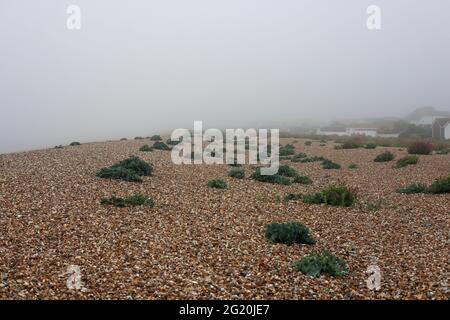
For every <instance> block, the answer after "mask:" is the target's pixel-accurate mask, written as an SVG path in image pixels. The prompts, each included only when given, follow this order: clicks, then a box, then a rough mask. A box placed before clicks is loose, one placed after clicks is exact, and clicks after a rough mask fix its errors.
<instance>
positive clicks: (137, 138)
mask: <svg viewBox="0 0 450 320" xmlns="http://www.w3.org/2000/svg"><path fill="white" fill-rule="evenodd" d="M143 139H144V137H140V136H138V137H134V140H143Z"/></svg>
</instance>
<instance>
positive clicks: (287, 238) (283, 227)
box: [265, 221, 315, 245]
mask: <svg viewBox="0 0 450 320" xmlns="http://www.w3.org/2000/svg"><path fill="white" fill-rule="evenodd" d="M265 235H266V238H267V239H268V240H269V241H270V242H272V243H284V244H287V245H293V244H296V243H297V244H314V243H315V240H314V238H313V237H312V235H311V232H310V231H309V229H308V228H307V227H306V226H304V225H303V224H301V223H300V222H297V221H289V222H286V223H271V224H268V225H266V227H265Z"/></svg>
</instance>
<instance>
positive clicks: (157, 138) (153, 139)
mask: <svg viewBox="0 0 450 320" xmlns="http://www.w3.org/2000/svg"><path fill="white" fill-rule="evenodd" d="M150 140H152V141H161V140H162V138H161V136H160V135H159V134H155V135H153V136H151V137H150Z"/></svg>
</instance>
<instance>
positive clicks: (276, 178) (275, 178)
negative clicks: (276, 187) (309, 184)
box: [251, 167, 291, 185]
mask: <svg viewBox="0 0 450 320" xmlns="http://www.w3.org/2000/svg"><path fill="white" fill-rule="evenodd" d="M251 177H252V179H254V180H257V181H261V182H268V183H274V184H283V185H289V184H291V180H290V179H289V178H287V177H284V176H281V175H279V174H273V175H262V174H261V168H260V167H258V168H256V169H255V171H254V172H253V173H252V175H251Z"/></svg>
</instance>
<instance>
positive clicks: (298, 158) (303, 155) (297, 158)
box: [291, 152, 308, 162]
mask: <svg viewBox="0 0 450 320" xmlns="http://www.w3.org/2000/svg"><path fill="white" fill-rule="evenodd" d="M307 157H308V156H307V155H306V153H303V152H299V153H297V154H296V155H294V156H292V157H291V161H292V162H301V159H304V158H307Z"/></svg>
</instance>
